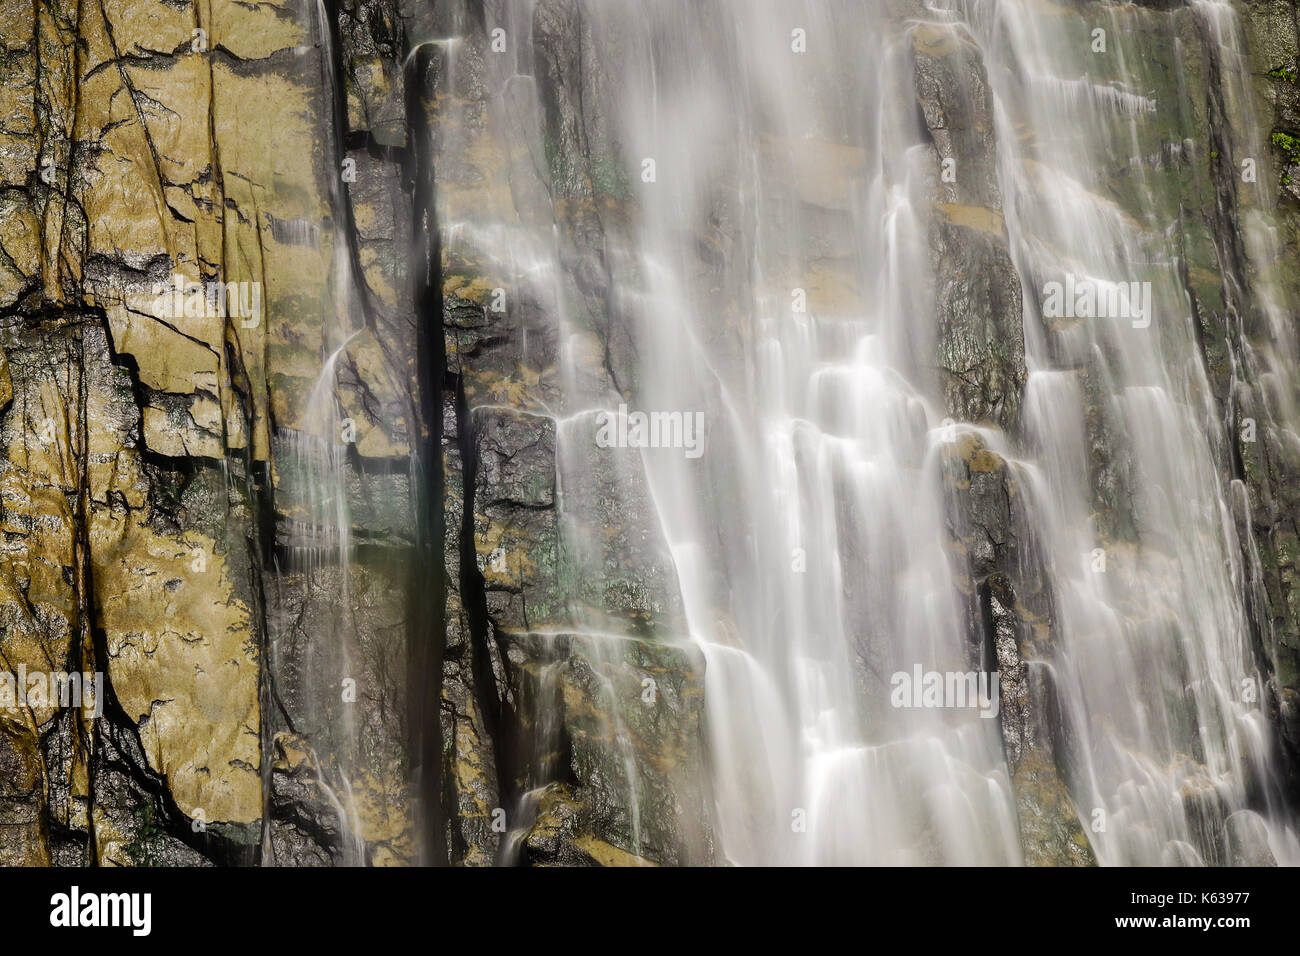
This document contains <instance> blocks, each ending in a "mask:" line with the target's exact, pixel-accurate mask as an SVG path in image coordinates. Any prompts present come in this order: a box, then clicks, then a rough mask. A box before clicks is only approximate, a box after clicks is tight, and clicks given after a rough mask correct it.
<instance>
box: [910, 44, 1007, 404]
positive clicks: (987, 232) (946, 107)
mask: <svg viewBox="0 0 1300 956" xmlns="http://www.w3.org/2000/svg"><path fill="white" fill-rule="evenodd" d="M912 46H913V50H914V51H915V58H914V63H915V88H916V99H917V104H918V105H919V106H920V109H921V115H922V116H923V117H924V120H925V126H926V129H927V130H929V133H930V137H931V143H932V147H933V151H934V160H935V168H934V174H935V182H934V184H933V186H932V195H933V211H932V216H931V219H930V249H931V257H932V261H933V264H934V275H935V314H936V318H937V320H938V321H937V337H938V341H937V345H938V348H937V352H938V354H937V358H938V367H939V371H940V375H941V377H942V381H943V391H944V396H945V398H946V399H947V405H948V411H949V413H950V414H951V415H952V416H953V417H954V418H956V419H958V420H960V421H969V422H988V423H992V424H996V425H998V426H1000V427H1002V428H1004V429H1010V428H1012V427H1014V426H1015V424H1016V421H1017V419H1018V417H1019V412H1020V401H1021V393H1022V391H1023V389H1024V385H1025V344H1024V342H1025V340H1024V332H1023V331H1022V328H1021V306H1020V277H1019V276H1018V275H1017V273H1016V269H1015V266H1014V265H1013V264H1012V262H1011V255H1010V251H1009V249H1008V247H1007V230H1006V223H1005V222H1004V221H1003V217H1002V194H1001V191H1000V190H999V189H998V184H997V155H996V150H997V143H996V138H995V133H994V128H993V104H992V94H991V92H990V91H989V87H988V80H987V77H986V75H985V72H984V64H983V60H982V58H981V56H980V51H979V47H978V46H976V45H975V44H974V43H973V42H972V41H971V40H970V39H969V37H968V36H967V35H966V34H965V32H964V29H961V28H957V27H936V26H929V25H923V26H919V27H917V28H916V29H915V30H914V31H913V32H912ZM958 157H960V163H961V168H960V170H959V169H958Z"/></svg>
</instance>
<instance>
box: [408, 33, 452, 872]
mask: <svg viewBox="0 0 1300 956" xmlns="http://www.w3.org/2000/svg"><path fill="white" fill-rule="evenodd" d="M410 59H411V60H412V61H413V62H412V64H411V68H410V69H409V71H408V73H407V83H406V121H407V129H408V130H409V131H410V137H411V146H410V149H409V150H408V151H407V153H406V160H407V162H406V168H405V170H404V173H405V177H406V182H407V186H408V188H409V189H410V190H411V196H412V204H411V208H412V215H411V275H412V279H413V282H414V297H415V326H416V334H415V339H416V356H415V359H416V382H415V396H414V403H413V408H412V413H413V414H412V419H411V422H412V428H411V432H412V441H411V473H412V476H413V479H414V480H413V481H412V505H413V509H414V514H415V541H414V546H413V548H412V560H411V563H410V572H409V573H410V577H409V581H408V590H407V619H406V633H407V675H408V676H407V679H408V685H407V706H408V708H409V724H408V737H409V745H410V753H411V764H412V772H413V778H414V788H415V794H414V796H415V799H414V804H415V805H414V815H415V826H416V839H417V844H418V851H417V858H418V859H419V861H420V862H421V863H423V864H425V865H430V864H445V863H446V862H447V838H446V832H445V831H446V827H445V812H444V810H443V807H442V781H441V767H442V748H443V742H442V726H441V719H440V714H441V699H442V669H443V656H444V651H445V646H446V633H447V628H446V608H447V582H446V576H445V573H444V571H443V567H442V555H443V553H444V548H445V540H446V538H445V535H446V529H445V518H444V515H443V510H442V500H443V491H444V485H445V479H444V475H443V465H442V415H441V413H440V405H441V402H442V395H443V369H444V368H445V367H446V354H445V351H446V349H445V344H444V342H443V332H442V249H441V243H440V237H439V234H438V224H437V202H436V199H437V192H436V186H435V183H434V166H433V163H434V160H433V157H434V139H433V137H434V133H433V129H432V128H431V125H430V123H429V119H428V116H429V113H428V111H429V108H430V104H429V101H428V98H427V97H426V84H429V85H431V83H430V81H431V80H433V79H434V78H435V77H434V75H433V74H434V67H433V58H432V56H431V55H430V52H429V50H428V48H427V47H423V48H420V49H418V50H416V51H414V52H413V54H412V56H411V58H410Z"/></svg>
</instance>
